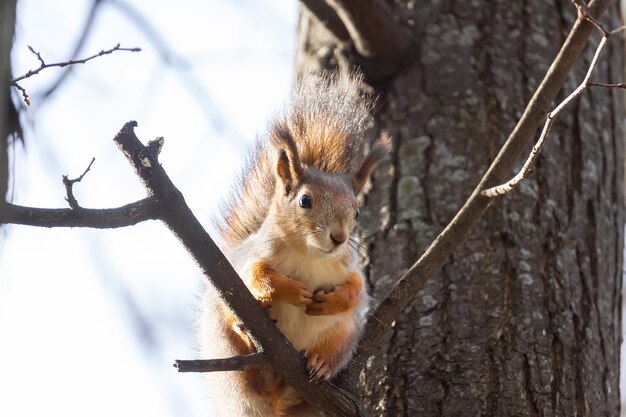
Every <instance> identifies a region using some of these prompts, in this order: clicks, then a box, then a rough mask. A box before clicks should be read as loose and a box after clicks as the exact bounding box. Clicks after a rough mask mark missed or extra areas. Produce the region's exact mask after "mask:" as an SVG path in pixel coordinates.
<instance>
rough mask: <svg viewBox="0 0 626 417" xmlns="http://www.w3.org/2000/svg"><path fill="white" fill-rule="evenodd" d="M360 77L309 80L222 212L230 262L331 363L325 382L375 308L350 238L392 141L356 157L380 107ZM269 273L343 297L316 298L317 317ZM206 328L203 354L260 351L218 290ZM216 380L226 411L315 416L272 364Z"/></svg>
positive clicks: (284, 324)
mask: <svg viewBox="0 0 626 417" xmlns="http://www.w3.org/2000/svg"><path fill="white" fill-rule="evenodd" d="M359 84H360V80H359V79H358V78H351V77H345V76H344V77H340V78H338V79H335V80H331V79H329V78H321V79H320V78H312V79H310V80H306V81H304V82H302V83H301V84H300V86H299V87H298V88H297V89H296V91H295V93H294V95H293V96H292V99H291V104H290V107H289V110H287V111H286V112H285V113H284V114H283V115H282V116H280V117H278V118H277V120H276V121H275V122H274V123H273V124H272V126H271V128H270V131H269V133H268V137H267V138H266V139H262V140H260V141H259V142H258V144H257V145H256V147H255V149H254V151H253V152H252V154H251V156H250V160H249V163H248V166H247V168H246V169H245V170H244V173H243V175H242V177H241V178H240V180H239V181H238V183H237V184H236V185H235V187H234V189H233V194H232V196H231V197H230V199H229V200H228V202H227V203H226V204H225V205H224V206H223V209H222V211H221V215H220V217H218V218H217V219H216V224H217V226H218V229H219V231H220V238H221V241H222V249H223V251H224V253H225V254H226V256H227V258H228V260H229V261H230V262H231V264H232V265H233V267H234V268H235V270H236V271H237V272H238V273H239V275H240V276H241V277H242V279H243V280H244V282H245V283H246V285H247V286H248V288H250V290H251V292H252V293H253V294H254V295H255V297H257V299H259V300H260V301H261V302H262V303H263V304H264V305H265V306H271V308H269V311H268V312H269V315H270V317H271V318H272V319H274V320H276V322H277V326H278V328H279V329H280V331H281V332H283V333H284V334H285V336H286V337H287V339H288V340H289V341H290V342H291V343H292V344H293V345H294V347H295V348H296V350H298V351H307V352H308V353H311V352H314V353H316V354H319V355H320V356H321V357H323V358H324V361H325V362H326V364H327V365H328V369H329V370H328V371H327V374H325V376H324V377H325V378H327V377H330V376H332V375H335V374H336V373H337V372H338V371H339V370H340V369H341V368H342V367H343V366H345V364H346V363H347V361H348V360H349V358H350V356H351V355H352V353H353V350H354V348H355V346H356V343H357V342H358V338H359V335H360V332H361V329H362V326H363V323H364V320H365V315H366V313H367V310H368V306H369V297H368V295H367V292H366V286H365V282H364V278H363V274H362V271H361V268H360V265H359V256H358V253H357V249H358V246H357V245H358V244H357V243H356V241H355V240H354V238H353V232H354V227H355V223H356V221H355V217H356V212H357V209H358V200H357V195H358V193H360V192H361V191H362V189H363V186H364V184H365V182H366V181H367V179H368V178H369V175H370V173H371V171H372V170H373V169H374V167H375V165H376V164H377V163H378V162H379V160H380V159H382V157H384V155H385V154H386V153H387V152H388V150H389V147H390V142H389V139H388V138H383V139H379V140H378V141H377V142H376V144H375V145H374V146H373V147H372V149H371V151H370V153H369V154H368V155H367V156H366V157H365V158H364V159H363V160H362V162H361V163H359V161H360V160H361V158H360V154H361V150H362V148H363V146H364V144H365V142H366V140H367V135H366V130H367V127H368V125H369V124H370V123H371V117H370V115H369V111H370V110H371V108H372V104H371V102H370V101H368V100H365V99H363V98H362V97H361V96H360V95H359ZM304 194H306V195H309V196H310V197H311V201H312V204H311V207H310V208H303V207H300V204H299V201H300V198H301V197H302V195H304ZM333 240H334V241H333ZM272 279H274V280H276V281H275V282H277V283H281V285H282V283H285V282H286V283H287V284H290V281H291V284H293V280H296V281H297V282H299V283H302V284H298V285H304V286H306V288H307V289H308V290H309V294H310V293H315V292H316V291H318V290H324V291H333V290H335V295H340V297H335V302H333V303H331V302H327V303H321V304H317V305H318V306H319V305H323V311H322V312H321V313H323V315H316V314H319V313H320V312H319V311H316V310H315V309H314V308H313V307H310V308H309V311H308V312H307V305H298V303H297V302H293V301H292V302H285V301H282V300H281V299H278V298H275V297H276V292H277V290H276V289H275V288H271V282H272ZM287 287H289V286H287ZM287 287H285V288H287ZM324 296H325V295H324V294H323V293H322V295H320V297H324ZM309 302H310V301H309ZM294 304H296V305H294ZM199 331H200V339H201V344H202V352H203V356H204V357H206V358H215V357H227V356H232V355H236V354H246V353H250V352H251V351H253V346H252V345H251V343H250V341H249V339H247V337H246V333H245V330H243V329H242V328H241V326H240V325H238V323H236V321H234V320H233V319H232V316H229V313H228V312H227V310H226V309H225V308H224V307H223V305H222V304H221V301H219V298H218V297H217V295H216V294H215V293H213V292H212V290H210V289H209V290H207V294H206V296H205V298H204V300H203V306H202V309H201V317H200V328H199ZM208 379H209V381H210V385H211V387H210V391H211V393H212V394H213V395H214V403H215V406H216V408H217V412H218V414H217V415H218V416H222V417H226V416H242V417H243V416H258V417H269V416H272V415H276V414H278V415H289V416H294V417H295V416H298V417H301V416H317V415H318V414H317V413H316V412H315V411H314V410H311V409H310V408H307V407H306V406H303V405H299V403H300V402H301V399H300V398H299V396H298V395H297V394H296V393H295V392H294V391H293V390H292V389H291V388H290V387H287V386H286V385H285V384H284V383H282V382H281V381H280V380H279V379H277V378H276V377H275V376H274V375H273V374H272V373H271V372H269V371H250V370H249V371H245V372H236V373H235V372H229V373H220V374H215V375H213V374H211V375H209V376H208ZM272 405H274V413H272Z"/></svg>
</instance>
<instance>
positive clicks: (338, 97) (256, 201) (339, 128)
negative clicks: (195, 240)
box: [214, 75, 375, 247]
mask: <svg viewBox="0 0 626 417" xmlns="http://www.w3.org/2000/svg"><path fill="white" fill-rule="evenodd" d="M374 102H375V100H374V99H372V98H368V97H365V96H364V94H363V84H362V79H361V77H360V76H358V75H356V76H355V75H352V76H350V75H339V76H330V75H324V76H321V77H320V76H309V77H306V78H304V79H302V80H300V82H298V84H297V86H296V88H295V89H294V91H293V92H292V94H291V97H290V100H289V103H288V106H287V108H286V109H285V110H284V111H283V112H282V113H281V114H279V115H278V117H277V118H276V120H275V121H274V122H273V123H272V124H271V125H270V128H269V131H268V133H267V135H266V136H265V137H264V138H260V139H259V140H257V142H256V144H255V146H254V148H253V150H252V152H250V154H249V155H248V159H247V161H246V165H245V168H244V170H243V172H242V174H241V175H240V176H239V178H238V179H237V180H236V182H235V184H234V186H233V187H232V189H231V193H230V196H229V198H228V199H227V200H226V201H225V202H224V204H223V205H222V207H221V210H219V214H218V215H217V216H216V217H215V218H214V224H215V226H216V228H217V230H218V231H219V234H220V238H221V240H222V241H223V243H224V244H225V245H226V247H232V246H233V245H235V244H237V243H239V242H241V241H242V240H244V239H246V238H247V237H248V236H249V235H250V234H252V233H254V232H256V231H257V230H258V229H259V227H260V226H261V224H262V223H263V220H264V219H265V217H266V215H267V212H268V210H269V207H270V203H271V200H272V196H273V194H274V188H275V181H276V179H275V175H276V174H275V154H276V151H275V150H274V149H273V147H272V145H271V140H270V139H271V138H272V137H273V136H274V135H277V134H280V133H279V132H281V131H282V132H284V129H288V131H289V133H290V136H291V137H293V139H294V141H295V143H296V146H297V148H298V154H299V155H300V160H301V163H302V164H305V165H309V166H313V167H315V168H317V169H320V170H322V171H326V172H334V173H352V172H353V171H354V170H355V169H356V168H357V164H358V163H359V160H360V159H361V152H360V151H361V149H362V146H363V144H364V143H365V142H366V141H367V140H368V130H369V129H370V128H371V126H372V122H373V119H372V116H371V112H372V110H373V107H374Z"/></svg>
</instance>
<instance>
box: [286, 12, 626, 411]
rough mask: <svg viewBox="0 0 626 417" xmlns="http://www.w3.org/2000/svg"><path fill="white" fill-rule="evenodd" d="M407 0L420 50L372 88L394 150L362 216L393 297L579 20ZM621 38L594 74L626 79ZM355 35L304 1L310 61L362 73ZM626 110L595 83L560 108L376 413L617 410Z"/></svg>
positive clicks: (301, 62)
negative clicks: (351, 46)
mask: <svg viewBox="0 0 626 417" xmlns="http://www.w3.org/2000/svg"><path fill="white" fill-rule="evenodd" d="M393 3H394V4H393V8H394V11H395V13H397V15H398V16H397V17H398V21H399V22H401V23H402V24H404V25H405V26H406V27H408V28H409V29H411V32H412V36H413V39H412V41H413V44H412V45H413V46H411V47H410V49H409V51H408V52H407V55H408V57H409V62H408V63H407V64H406V65H405V66H404V67H403V68H402V69H401V70H400V71H399V72H398V73H397V74H396V75H394V76H392V77H389V78H387V79H385V80H384V81H380V80H378V81H377V82H376V85H374V86H373V88H374V90H375V92H377V93H379V94H381V95H382V99H381V107H380V109H379V111H378V114H377V120H378V125H377V126H376V128H377V129H379V130H384V131H387V132H389V133H391V135H392V137H393V138H394V143H395V147H396V153H395V154H394V157H393V158H392V160H391V161H390V162H389V164H388V165H387V166H386V167H383V168H382V169H380V170H378V174H377V175H376V176H375V177H374V179H373V188H372V191H371V192H370V194H369V196H368V198H367V203H366V208H365V210H364V211H363V215H362V219H363V220H362V226H363V234H364V236H367V237H368V238H367V239H366V243H367V247H368V258H367V261H366V262H367V271H368V275H369V278H370V284H371V287H372V293H373V294H374V296H376V297H379V298H380V297H382V296H384V295H385V294H386V292H387V291H388V290H389V289H390V288H391V286H392V285H393V282H392V280H391V279H390V278H389V277H395V276H397V275H398V272H399V271H400V270H402V269H404V268H407V267H408V266H410V265H411V263H413V262H414V260H415V259H416V258H417V257H418V256H419V255H420V254H421V252H422V251H423V250H424V248H425V247H426V246H427V245H428V244H429V243H430V242H431V241H432V239H433V238H434V237H435V236H436V234H437V233H438V232H439V231H440V230H441V229H442V228H443V227H444V226H445V224H446V223H447V222H448V220H450V218H451V217H452V216H453V215H454V214H455V213H456V211H457V210H458V209H459V207H460V206H461V205H462V203H463V202H464V201H465V199H466V198H467V197H468V195H469V194H470V193H471V191H472V190H473V188H474V187H475V185H476V183H477V182H478V180H479V179H480V177H481V175H482V174H483V173H484V171H485V169H486V168H487V166H488V165H489V163H490V162H491V161H492V160H493V158H494V156H495V154H496V152H497V150H498V149H499V147H500V146H501V144H502V142H503V141H504V139H505V138H506V136H507V135H508V133H509V132H510V131H511V130H512V129H513V127H514V126H515V123H516V121H517V119H518V118H519V116H520V113H521V111H522V110H523V108H524V106H525V105H526V103H527V102H528V100H529V98H530V96H531V95H532V93H533V91H534V90H535V88H536V87H537V85H538V83H539V81H540V80H541V78H542V77H543V75H544V73H545V72H546V69H547V67H548V65H549V64H550V62H551V61H552V59H553V58H554V55H555V53H556V52H557V51H558V48H559V46H560V45H561V43H562V41H563V38H564V36H565V33H566V32H567V30H568V29H569V28H570V27H571V26H572V24H573V22H574V19H575V17H576V9H575V8H574V7H573V6H572V4H571V2H569V1H565V0H562V1H559V0H557V1H555V2H545V1H541V0H527V1H524V2H510V1H505V0H498V1H494V0H481V1H474V2H455V1H453V2H414V1H406V0H396V1H394V2H393ZM618 9H619V7H618V4H616V3H615V2H614V4H613V5H612V6H611V8H610V10H609V12H608V13H606V15H605V16H604V18H603V19H602V22H603V24H604V25H605V26H606V27H607V28H608V29H612V28H615V27H617V26H619V24H620V19H619V10H618ZM595 39H599V35H596V36H595ZM610 42H611V45H609V46H608V50H607V51H605V54H604V55H603V57H602V59H601V61H600V64H599V66H598V69H597V71H596V75H595V76H594V80H595V81H604V82H621V81H624V78H625V77H624V71H623V45H622V43H621V42H620V41H619V40H618V39H617V38H615V39H612V40H611V41H610ZM595 44H597V40H595V41H592V46H595ZM343 46H344V45H342V44H341V43H340V42H339V41H337V40H336V39H335V38H333V35H332V34H331V33H330V32H329V31H328V30H327V29H326V28H325V27H324V26H323V25H322V24H320V23H319V22H318V21H317V20H316V19H315V17H313V16H312V15H311V14H310V13H309V12H307V11H306V10H305V11H303V12H302V14H301V19H300V40H299V42H298V56H297V66H298V73H300V74H303V73H306V72H311V71H321V70H328V69H330V70H336V69H339V70H341V71H346V70H349V69H350V68H351V63H350V61H349V59H348V58H346V57H345V56H344V55H343V52H344V51H345V48H344V47H343ZM592 54H593V47H590V48H588V50H587V51H586V53H585V54H584V56H583V59H582V60H581V62H579V64H580V65H578V66H577V67H576V70H575V72H574V76H573V77H570V79H569V81H568V83H567V84H566V88H565V91H564V92H563V93H562V94H563V95H565V94H567V93H569V92H570V91H571V90H572V89H574V88H575V87H576V85H577V83H578V82H579V81H580V80H581V79H582V77H583V76H584V72H585V70H586V68H587V65H588V63H589V60H590V59H591V56H592ZM623 114H624V113H623V93H622V92H621V91H617V90H611V89H600V88H596V89H591V90H590V91H589V92H586V93H584V94H583V95H582V96H581V97H580V99H579V100H578V101H577V102H576V103H575V104H574V105H573V106H572V107H571V108H570V109H568V110H566V111H565V112H564V113H563V115H562V116H561V117H560V118H559V119H558V120H557V122H556V124H555V126H554V128H553V131H552V133H551V138H550V142H549V143H548V145H547V146H546V148H545V149H544V151H543V154H542V156H541V157H540V159H539V162H538V164H537V167H536V170H535V174H534V175H533V176H531V178H529V179H528V180H526V181H524V182H523V183H522V184H521V185H520V187H519V188H518V189H517V190H516V191H514V192H513V193H511V194H509V195H508V196H506V197H505V198H503V199H501V200H499V201H498V202H496V203H495V204H493V205H492V207H491V208H490V209H489V210H488V211H487V213H486V214H485V216H483V218H482V219H481V220H480V221H479V223H478V224H477V226H476V227H475V229H474V230H473V232H472V233H471V234H470V236H469V237H468V239H467V240H466V241H465V242H464V243H462V244H461V245H460V247H459V248H457V250H456V251H455V252H454V254H453V255H452V256H451V258H450V260H449V262H448V263H447V264H446V266H445V267H444V268H443V270H441V271H439V272H438V273H437V274H436V275H435V276H434V277H433V278H432V279H430V280H429V282H428V283H427V284H426V286H425V288H424V290H423V291H421V292H420V294H419V295H418V296H417V297H416V299H415V301H414V302H413V303H412V304H411V305H410V306H409V307H407V308H406V309H405V311H404V314H403V316H402V317H401V318H399V319H398V320H397V321H396V322H395V323H394V326H393V328H392V329H391V331H390V332H389V334H388V335H387V337H386V338H385V339H384V340H383V341H382V342H381V343H380V348H379V350H378V351H377V352H376V354H375V355H374V356H373V357H372V358H370V360H369V361H368V363H367V367H366V369H365V372H364V373H363V375H362V377H361V385H362V386H361V394H362V396H363V399H364V401H365V403H366V404H367V407H368V408H369V409H370V411H371V412H372V414H373V415H377V416H394V417H396V416H459V415H464V416H465V415H467V416H573V415H578V416H616V415H619V378H618V376H619V345H620V342H621V285H622V284H621V282H622V281H621V274H622V252H623V224H624V210H623V206H624V204H623V201H624V196H623V189H624V169H623V166H624V143H623V137H624V126H623ZM522 163H523V160H522V159H520V161H519V163H518V165H517V166H515V167H511V168H512V170H511V174H513V172H514V171H515V170H516V169H517V168H519V166H521V164H522ZM506 179H507V178H503V179H502V180H506Z"/></svg>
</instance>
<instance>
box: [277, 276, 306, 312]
mask: <svg viewBox="0 0 626 417" xmlns="http://www.w3.org/2000/svg"><path fill="white" fill-rule="evenodd" d="M277 290H278V291H277V293H278V294H280V299H282V300H283V301H285V302H286V303H289V304H291V305H294V306H308V305H310V304H311V303H313V293H312V292H311V290H310V289H308V288H307V287H306V285H304V284H303V283H302V282H300V281H297V280H295V279H289V280H287V281H285V282H283V283H282V285H281V288H277Z"/></svg>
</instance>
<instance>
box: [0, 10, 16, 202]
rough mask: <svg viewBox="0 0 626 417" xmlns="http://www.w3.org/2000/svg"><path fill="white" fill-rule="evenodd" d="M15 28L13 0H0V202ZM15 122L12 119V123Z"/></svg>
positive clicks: (11, 114) (4, 180)
mask: <svg viewBox="0 0 626 417" xmlns="http://www.w3.org/2000/svg"><path fill="white" fill-rule="evenodd" d="M14 29H15V0H2V2H1V3H0V80H2V87H1V88H0V202H3V201H4V200H5V198H6V195H7V191H8V187H9V155H8V149H7V148H8V136H9V133H10V132H11V130H13V129H14V128H11V127H10V124H11V122H12V121H11V120H10V118H11V117H13V118H16V117H17V115H15V114H14V112H11V110H14V108H13V104H12V103H11V91H10V88H11V87H10V86H9V85H8V80H9V78H10V71H11V69H10V65H9V63H10V62H11V61H10V55H11V46H12V45H13V33H14ZM14 123H16V122H15V121H13V124H14Z"/></svg>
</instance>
